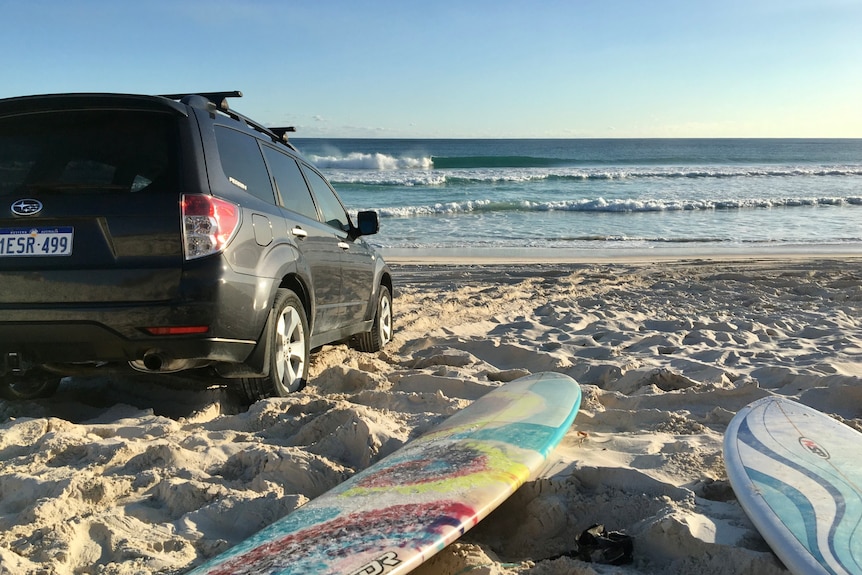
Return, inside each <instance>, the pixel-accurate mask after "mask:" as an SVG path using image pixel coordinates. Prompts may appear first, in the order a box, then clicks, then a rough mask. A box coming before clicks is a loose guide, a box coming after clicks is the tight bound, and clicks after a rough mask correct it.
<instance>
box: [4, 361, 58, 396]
mask: <svg viewBox="0 0 862 575" xmlns="http://www.w3.org/2000/svg"><path fill="white" fill-rule="evenodd" d="M60 379H61V378H60V377H57V376H56V375H53V374H50V373H47V372H44V371H41V370H38V369H34V370H30V371H28V372H27V373H26V374H23V375H7V376H5V377H3V378H2V379H0V398H3V399H8V400H12V401H24V400H28V399H44V398H46V397H51V396H52V395H54V392H56V391H57V388H58V387H60Z"/></svg>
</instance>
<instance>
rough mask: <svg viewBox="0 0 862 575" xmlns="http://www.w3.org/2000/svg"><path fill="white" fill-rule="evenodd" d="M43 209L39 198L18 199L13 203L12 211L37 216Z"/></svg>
mask: <svg viewBox="0 0 862 575" xmlns="http://www.w3.org/2000/svg"><path fill="white" fill-rule="evenodd" d="M41 211H42V202H40V201H39V200H31V199H25V200H18V201H17V202H15V203H13V204H12V213H13V214H15V215H16V216H35V215H36V214H38V213H39V212H41Z"/></svg>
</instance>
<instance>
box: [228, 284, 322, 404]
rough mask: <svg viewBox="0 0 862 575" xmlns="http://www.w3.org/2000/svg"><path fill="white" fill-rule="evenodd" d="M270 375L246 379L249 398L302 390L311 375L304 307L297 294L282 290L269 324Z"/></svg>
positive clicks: (267, 330)
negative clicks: (309, 373) (309, 371)
mask: <svg viewBox="0 0 862 575" xmlns="http://www.w3.org/2000/svg"><path fill="white" fill-rule="evenodd" d="M265 337H266V338H268V342H267V345H268V348H269V375H267V376H265V377H255V378H243V379H242V387H243V392H244V393H245V395H246V398H247V399H249V400H250V401H256V400H258V399H263V398H265V397H273V396H276V397H285V396H286V395H288V394H290V393H293V392H294V391H299V390H300V389H302V388H303V387H304V386H305V383H306V380H307V378H308V362H309V353H310V348H309V332H308V320H307V319H306V317H305V308H304V307H303V306H302V302H301V301H300V300H299V298H298V297H297V295H296V294H295V293H293V292H292V291H290V290H288V289H280V290H278V293H277V294H276V297H275V302H273V305H272V311H271V312H270V316H269V320H268V321H267V323H266V329H265Z"/></svg>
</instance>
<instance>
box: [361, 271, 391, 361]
mask: <svg viewBox="0 0 862 575" xmlns="http://www.w3.org/2000/svg"><path fill="white" fill-rule="evenodd" d="M392 331H393V327H392V294H391V293H390V292H389V288H388V287H386V286H384V285H381V286H380V292H379V294H378V296H377V311H376V312H375V313H374V323H372V324H371V331H367V332H365V333H360V334H359V335H357V336H356V347H357V349H359V351H365V352H372V353H373V352H376V351H380V350H381V349H383V348H384V347H385V346H386V344H387V343H389V342H390V341H392Z"/></svg>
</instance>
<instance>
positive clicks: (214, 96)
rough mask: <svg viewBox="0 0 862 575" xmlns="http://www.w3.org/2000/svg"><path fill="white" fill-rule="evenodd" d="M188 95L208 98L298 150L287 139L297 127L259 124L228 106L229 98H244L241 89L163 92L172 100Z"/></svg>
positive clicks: (222, 110)
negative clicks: (188, 92) (288, 134)
mask: <svg viewBox="0 0 862 575" xmlns="http://www.w3.org/2000/svg"><path fill="white" fill-rule="evenodd" d="M186 96H200V97H202V98H206V99H207V100H208V101H209V102H210V103H211V104H212V105H213V106H214V107H215V108H216V109H217V110H218V111H220V112H222V113H224V114H227V115H228V116H230V117H231V118H233V119H234V120H237V121H239V122H244V123H245V124H246V125H248V126H249V127H250V128H252V129H254V130H257V131H258V132H260V133H261V134H265V135H267V136H269V137H270V138H271V139H272V141H273V142H280V143H282V144H284V145H285V146H287V147H289V148H290V149H291V150H294V151H296V148H294V147H293V144H291V143H290V142H289V141H288V139H287V133H288V132H295V131H296V128H293V127H288V128H267V127H266V126H264V125H263V124H259V123H257V122H255V121H254V120H252V119H251V118H249V117H247V116H243V115H242V114H240V113H239V112H237V111H235V110H232V109H231V108H230V106H228V103H227V99H228V98H242V92H240V91H239V90H232V91H229V92H197V93H190V94H162V97H163V98H168V99H170V100H182V99H183V98H185V97H186Z"/></svg>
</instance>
